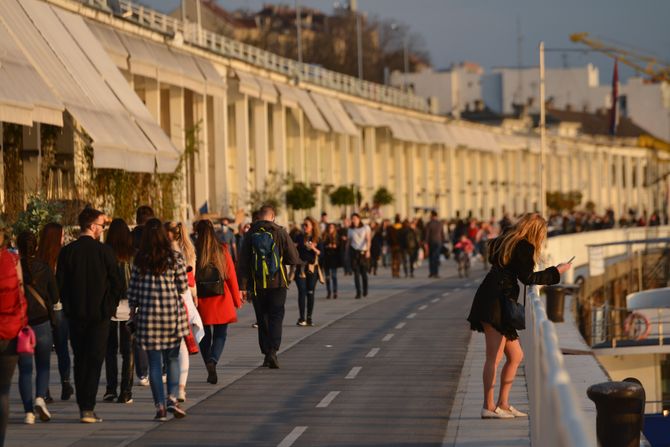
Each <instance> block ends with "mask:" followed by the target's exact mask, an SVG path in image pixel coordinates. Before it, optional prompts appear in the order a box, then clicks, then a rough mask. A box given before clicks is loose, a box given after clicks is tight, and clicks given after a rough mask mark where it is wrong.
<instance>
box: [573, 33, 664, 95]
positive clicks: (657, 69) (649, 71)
mask: <svg viewBox="0 0 670 447" xmlns="http://www.w3.org/2000/svg"><path fill="white" fill-rule="evenodd" d="M570 40H571V41H572V42H575V43H583V44H584V45H586V46H588V47H590V48H592V49H593V50H595V51H598V52H600V53H603V54H606V55H607V56H609V57H611V58H616V59H617V60H619V61H620V62H621V63H623V64H626V65H628V66H629V67H632V68H633V69H634V70H636V71H638V72H640V73H644V74H646V75H647V76H649V79H650V80H651V81H652V82H669V83H670V64H668V63H667V62H665V61H662V60H659V59H658V58H656V57H653V56H649V55H646V54H642V53H639V52H637V51H634V50H628V49H623V48H620V47H617V46H616V45H612V44H610V43H607V42H603V41H602V40H598V39H594V38H592V37H590V36H589V33H575V34H571V35H570Z"/></svg>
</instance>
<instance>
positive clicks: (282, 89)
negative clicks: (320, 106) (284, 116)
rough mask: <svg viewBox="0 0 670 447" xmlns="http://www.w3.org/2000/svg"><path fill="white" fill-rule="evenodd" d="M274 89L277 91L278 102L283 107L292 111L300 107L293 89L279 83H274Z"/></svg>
mask: <svg viewBox="0 0 670 447" xmlns="http://www.w3.org/2000/svg"><path fill="white" fill-rule="evenodd" d="M275 87H277V90H279V100H280V101H281V104H282V105H283V106H286V107H291V108H293V109H297V108H299V107H300V100H299V98H298V95H297V94H296V92H295V91H296V88H295V87H292V86H290V85H287V84H281V83H275Z"/></svg>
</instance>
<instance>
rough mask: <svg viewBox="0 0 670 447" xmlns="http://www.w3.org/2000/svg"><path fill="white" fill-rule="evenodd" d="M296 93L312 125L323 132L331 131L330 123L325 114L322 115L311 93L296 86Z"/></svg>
mask: <svg viewBox="0 0 670 447" xmlns="http://www.w3.org/2000/svg"><path fill="white" fill-rule="evenodd" d="M295 94H296V96H297V97H298V103H299V104H300V108H301V109H302V111H303V112H305V116H307V120H308V121H309V122H310V124H311V125H312V127H313V128H314V129H316V130H320V131H321V132H330V127H328V123H326V120H324V119H323V116H321V113H320V112H319V109H318V107H317V106H316V104H314V101H312V98H310V96H309V93H307V91H306V90H302V89H299V88H296V89H295Z"/></svg>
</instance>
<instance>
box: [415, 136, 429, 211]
mask: <svg viewBox="0 0 670 447" xmlns="http://www.w3.org/2000/svg"><path fill="white" fill-rule="evenodd" d="M418 149H419V154H420V155H419V154H417V155H419V156H420V157H421V171H420V174H419V175H418V176H417V175H416V173H415V174H414V177H413V178H410V182H413V183H418V182H419V181H420V182H421V189H423V197H421V201H422V202H423V207H424V208H428V207H431V206H434V204H433V203H432V197H431V195H430V186H431V185H430V168H429V166H428V155H429V151H430V147H429V146H428V145H427V144H422V145H420V146H419V147H418Z"/></svg>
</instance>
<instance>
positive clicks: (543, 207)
mask: <svg viewBox="0 0 670 447" xmlns="http://www.w3.org/2000/svg"><path fill="white" fill-rule="evenodd" d="M544 87H545V86H544V42H540V214H541V215H542V216H544V217H546V216H547V191H546V188H547V182H546V179H545V167H544V157H545V147H546V141H545V140H546V138H547V136H546V131H547V129H546V120H547V117H546V111H545V104H544V95H545V91H544Z"/></svg>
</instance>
